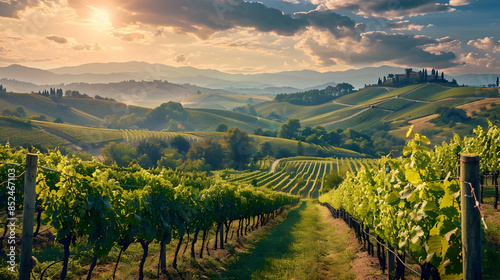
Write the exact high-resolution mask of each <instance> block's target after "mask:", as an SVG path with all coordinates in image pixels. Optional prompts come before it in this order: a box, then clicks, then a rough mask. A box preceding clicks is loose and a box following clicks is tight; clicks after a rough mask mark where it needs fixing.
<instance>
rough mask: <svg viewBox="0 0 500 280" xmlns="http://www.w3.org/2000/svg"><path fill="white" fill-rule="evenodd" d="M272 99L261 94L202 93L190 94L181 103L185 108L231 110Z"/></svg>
mask: <svg viewBox="0 0 500 280" xmlns="http://www.w3.org/2000/svg"><path fill="white" fill-rule="evenodd" d="M270 100H271V99H270V98H269V97H265V96H259V95H246V94H245V95H243V94H213V93H201V94H193V95H189V96H187V97H185V98H184V99H182V101H181V103H182V105H183V106H184V107H185V108H205V109H223V110H231V109H233V108H234V107H239V106H246V105H247V104H251V105H255V104H259V103H262V102H266V101H270Z"/></svg>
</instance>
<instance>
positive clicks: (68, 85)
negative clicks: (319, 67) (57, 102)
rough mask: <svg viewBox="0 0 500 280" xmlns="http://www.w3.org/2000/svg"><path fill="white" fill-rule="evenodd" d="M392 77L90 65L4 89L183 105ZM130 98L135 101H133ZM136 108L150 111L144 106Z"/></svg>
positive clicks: (29, 77)
mask: <svg viewBox="0 0 500 280" xmlns="http://www.w3.org/2000/svg"><path fill="white" fill-rule="evenodd" d="M389 73H404V69H402V68H397V67H390V66H380V67H366V68H362V69H356V70H347V71H337V72H324V73H322V72H317V71H312V70H302V71H285V72H278V73H260V74H231V73H224V72H221V71H218V70H212V69H198V68H194V67H190V66H184V67H174V66H169V65H165V64H151V63H147V62H135V61H132V62H111V63H90V64H83V65H79V66H70V67H61V68H54V69H49V70H42V69H37V68H30V67H25V66H22V65H16V64H14V65H10V66H7V67H0V84H3V85H4V86H6V87H7V89H8V90H9V91H14V92H31V91H38V90H43V89H46V88H50V87H56V88H63V90H66V89H71V90H78V91H80V92H81V93H87V94H89V95H91V96H93V95H96V94H98V95H101V96H103V97H111V98H115V99H117V100H119V101H127V100H129V99H131V98H137V96H138V95H140V96H141V97H140V99H141V100H144V101H148V100H150V101H153V100H154V101H155V102H156V103H157V102H158V101H160V100H176V101H179V100H180V99H182V98H183V97H185V96H187V95H190V94H195V93H197V92H198V91H200V92H202V93H221V94H231V93H240V94H257V95H268V96H273V95H275V94H278V93H290V92H298V91H304V90H309V89H322V88H325V87H326V86H328V85H333V86H335V85H336V84H337V83H342V82H347V83H350V84H352V85H353V86H354V87H355V88H362V87H364V85H365V84H373V83H376V82H377V80H378V78H379V77H383V76H384V75H387V74H389ZM498 76H500V74H466V75H460V76H456V77H451V76H447V77H446V78H448V79H451V78H455V79H456V80H457V81H458V83H459V84H466V85H488V84H492V83H495V81H496V77H498ZM14 80H15V81H14ZM132 80H133V81H136V82H132ZM160 80H161V81H160ZM142 81H148V82H142ZM152 81H155V82H152ZM167 81H168V82H167ZM131 86H132V87H131ZM131 91H134V92H133V93H132V92H131ZM138 92H139V93H140V94H138ZM131 94H133V95H134V96H131V97H130V95H131ZM137 105H142V106H148V104H144V103H142V104H137ZM148 107H150V106H148Z"/></svg>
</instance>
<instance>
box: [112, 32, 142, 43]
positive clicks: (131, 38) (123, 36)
mask: <svg viewBox="0 0 500 280" xmlns="http://www.w3.org/2000/svg"><path fill="white" fill-rule="evenodd" d="M113 36H114V37H116V38H118V39H120V40H122V41H125V42H138V41H142V40H144V38H146V36H144V34H142V33H138V32H132V33H121V32H113Z"/></svg>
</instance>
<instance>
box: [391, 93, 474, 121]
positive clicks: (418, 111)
mask: <svg viewBox="0 0 500 280" xmlns="http://www.w3.org/2000/svg"><path fill="white" fill-rule="evenodd" d="M476 100H477V99H461V98H457V99H447V100H440V101H436V102H433V103H429V104H426V103H414V104H411V105H409V106H408V107H406V108H405V109H404V110H401V111H397V112H394V113H393V114H390V115H388V116H387V117H386V118H384V121H398V120H404V121H409V120H414V119H418V118H421V117H425V116H428V115H432V114H435V113H436V109H437V108H439V107H456V106H459V105H462V104H465V103H468V102H473V101H476Z"/></svg>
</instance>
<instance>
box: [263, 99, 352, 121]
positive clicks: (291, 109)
mask: <svg viewBox="0 0 500 280" xmlns="http://www.w3.org/2000/svg"><path fill="white" fill-rule="evenodd" d="M342 108H345V106H344V105H339V104H335V103H332V102H329V103H325V104H321V105H317V106H299V105H294V104H290V103H288V102H265V103H261V104H259V105H256V106H255V109H256V110H257V112H258V113H260V114H262V115H263V116H268V115H269V114H270V113H272V112H274V113H277V114H279V115H281V116H282V117H284V118H298V119H301V120H302V119H307V118H312V117H315V116H318V115H322V114H328V113H330V112H332V111H337V110H340V109H342Z"/></svg>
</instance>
